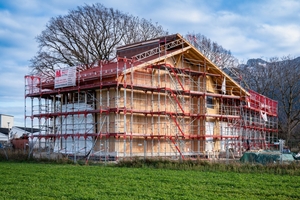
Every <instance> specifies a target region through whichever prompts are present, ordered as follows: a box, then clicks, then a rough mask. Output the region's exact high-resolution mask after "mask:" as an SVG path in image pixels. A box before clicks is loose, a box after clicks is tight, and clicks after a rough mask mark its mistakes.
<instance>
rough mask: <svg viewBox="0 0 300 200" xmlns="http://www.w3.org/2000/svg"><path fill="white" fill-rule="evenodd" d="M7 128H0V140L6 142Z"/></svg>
mask: <svg viewBox="0 0 300 200" xmlns="http://www.w3.org/2000/svg"><path fill="white" fill-rule="evenodd" d="M8 133H9V129H8V128H0V142H7V141H8Z"/></svg>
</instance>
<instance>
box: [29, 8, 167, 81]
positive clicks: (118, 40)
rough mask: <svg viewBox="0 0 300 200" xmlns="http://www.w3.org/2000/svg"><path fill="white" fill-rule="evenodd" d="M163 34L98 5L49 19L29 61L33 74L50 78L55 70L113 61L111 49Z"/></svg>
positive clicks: (148, 23)
mask: <svg viewBox="0 0 300 200" xmlns="http://www.w3.org/2000/svg"><path fill="white" fill-rule="evenodd" d="M166 34H167V32H166V31H164V30H163V28H162V27H161V26H159V25H157V24H153V23H152V22H151V20H146V19H140V18H138V17H133V16H132V15H128V14H124V13H122V12H121V11H118V10H114V9H113V8H106V7H104V6H103V5H102V4H99V3H98V4H94V5H91V6H89V5H85V6H83V7H77V9H76V10H72V11H70V12H69V13H68V15H66V16H58V17H55V18H52V19H51V20H50V21H49V23H48V24H47V25H46V29H45V30H44V31H42V33H41V34H40V35H39V36H37V38H36V39H37V42H38V44H39V51H38V52H37V55H36V56H35V57H34V58H33V59H31V67H32V69H33V73H39V74H42V75H44V76H53V75H54V71H55V69H57V68H62V67H66V66H77V65H79V64H84V65H82V68H83V69H86V68H90V67H91V66H92V65H93V64H94V62H96V61H98V60H112V59H114V58H115V47H116V46H118V45H124V44H128V43H132V42H138V41H141V40H147V39H151V38H153V37H157V36H162V35H166Z"/></svg>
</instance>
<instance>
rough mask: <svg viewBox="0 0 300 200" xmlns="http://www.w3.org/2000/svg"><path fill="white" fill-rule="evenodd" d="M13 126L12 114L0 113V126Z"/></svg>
mask: <svg viewBox="0 0 300 200" xmlns="http://www.w3.org/2000/svg"><path fill="white" fill-rule="evenodd" d="M13 126H14V116H12V115H5V114H0V128H11V127H13Z"/></svg>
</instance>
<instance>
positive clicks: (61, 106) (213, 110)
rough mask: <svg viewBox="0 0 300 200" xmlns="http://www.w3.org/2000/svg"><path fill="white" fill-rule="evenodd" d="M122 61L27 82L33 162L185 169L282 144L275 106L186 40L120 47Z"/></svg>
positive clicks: (27, 121) (171, 38) (177, 38)
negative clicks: (145, 162) (149, 160)
mask: <svg viewBox="0 0 300 200" xmlns="http://www.w3.org/2000/svg"><path fill="white" fill-rule="evenodd" d="M117 58H118V59H117V60H116V61H115V62H102V61H99V62H98V63H97V64H95V65H94V66H93V67H91V68H89V69H85V70H81V69H82V68H81V67H80V66H78V67H71V68H65V69H60V70H56V74H55V77H53V78H51V79H49V78H47V79H44V78H42V77H39V76H35V75H28V76H25V85H26V86H25V126H26V127H31V128H32V129H39V130H40V132H39V133H38V134H32V135H30V139H31V140H32V143H33V145H30V146H31V152H32V151H34V152H35V153H42V152H47V153H48V154H47V155H66V156H70V157H72V158H74V157H75V158H86V159H96V160H98V159H99V160H103V159H105V160H107V159H109V160H112V159H118V158H119V159H120V158H126V157H136V156H141V157H172V158H174V157H177V158H182V159H184V158H187V157H191V156H193V157H194V156H200V157H201V156H206V157H210V156H218V155H220V154H222V152H226V151H228V149H230V150H231V151H232V152H233V153H234V154H237V155H241V154H242V152H243V151H245V150H246V149H247V148H250V149H267V148H270V147H271V146H272V144H273V143H274V141H275V140H276V139H277V102H276V101H273V100H271V99H269V98H267V97H265V96H263V95H260V94H258V93H256V92H254V91H251V90H248V91H247V90H245V89H244V88H242V87H241V86H240V84H239V83H238V82H237V81H235V80H234V79H233V78H232V77H230V76H229V75H228V74H226V73H225V72H224V71H222V69H220V68H219V67H218V66H216V65H215V64H214V63H212V62H211V61H210V60H208V59H207V58H206V57H205V56H204V55H203V54H202V53H201V52H200V51H199V50H197V49H196V48H195V47H194V46H193V45H191V44H190V43H189V42H188V41H187V40H185V39H184V38H183V37H182V36H180V35H179V34H175V35H169V36H165V37H161V38H156V39H152V40H149V41H144V42H140V43H135V44H131V45H126V46H122V47H119V48H117Z"/></svg>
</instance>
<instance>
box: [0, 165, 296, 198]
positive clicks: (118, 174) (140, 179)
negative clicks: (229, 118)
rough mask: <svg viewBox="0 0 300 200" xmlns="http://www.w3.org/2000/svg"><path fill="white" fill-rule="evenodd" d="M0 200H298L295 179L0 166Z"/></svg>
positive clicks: (172, 172) (192, 172) (219, 173)
mask: <svg viewBox="0 0 300 200" xmlns="http://www.w3.org/2000/svg"><path fill="white" fill-rule="evenodd" d="M0 171H1V173H0V180H1V186H0V197H1V199H174V200H175V199H214V200H216V199H281V200H282V199H300V190H299V188H300V181H299V180H300V177H299V176H290V175H274V174H268V173H236V172H201V171H196V170H170V169H153V168H124V167H123V168H121V167H112V166H106V167H104V166H84V165H71V164H39V163H11V162H0Z"/></svg>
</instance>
